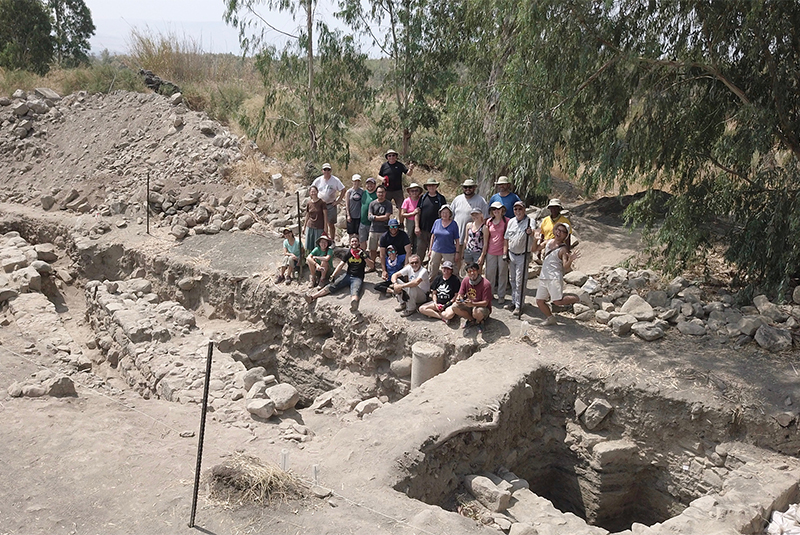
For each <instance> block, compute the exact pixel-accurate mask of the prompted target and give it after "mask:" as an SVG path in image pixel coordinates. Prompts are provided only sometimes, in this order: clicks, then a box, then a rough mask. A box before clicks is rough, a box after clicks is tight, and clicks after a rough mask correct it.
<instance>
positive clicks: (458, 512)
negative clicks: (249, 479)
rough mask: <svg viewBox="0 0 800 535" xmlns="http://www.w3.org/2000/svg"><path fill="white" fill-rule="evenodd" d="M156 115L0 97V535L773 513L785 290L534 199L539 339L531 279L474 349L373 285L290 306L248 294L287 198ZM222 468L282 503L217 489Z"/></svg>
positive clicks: (247, 154) (457, 527) (787, 350)
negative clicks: (555, 227) (539, 252)
mask: <svg viewBox="0 0 800 535" xmlns="http://www.w3.org/2000/svg"><path fill="white" fill-rule="evenodd" d="M179 97H180V95H178V97H175V96H172V97H163V96H160V95H156V94H149V95H144V94H134V93H127V92H124V91H114V92H112V93H110V94H108V95H90V94H86V93H75V94H72V95H68V96H64V97H63V98H62V97H61V96H60V95H57V94H55V93H54V92H52V91H51V90H46V89H44V88H41V89H36V90H30V91H20V92H19V94H16V93H15V97H14V98H11V99H5V100H0V123H2V124H3V128H2V130H0V161H2V164H0V169H2V171H0V173H1V176H2V180H3V186H4V187H3V189H2V193H0V265H2V268H3V271H2V272H0V307H1V309H0V325H1V326H2V327H0V378H2V383H1V384H0V386H2V389H0V429H2V440H0V474H2V476H3V481H5V482H6V484H5V485H3V486H2V489H0V533H26V534H38V533H47V534H52V535H55V534H79V533H104V534H129V533H136V534H138V533H142V534H144V533H148V534H152V533H195V532H200V533H214V534H228V533H232V534H233V533H235V534H239V533H241V534H244V533H276V534H331V535H333V534H337V535H338V534H346V533H356V534H370V535H377V534H408V535H411V534H471V533H475V534H478V533H487V534H490V533H506V534H511V535H550V534H569V535H581V534H586V535H589V534H591V535H595V534H596V535H601V534H609V533H613V534H631V535H633V534H635V535H644V534H648V535H650V534H652V535H656V534H663V535H666V534H675V533H678V534H698V535H700V534H704V535H711V534H714V535H722V534H747V535H761V534H764V533H768V532H767V529H768V525H769V524H770V520H771V518H772V515H773V513H774V512H784V511H786V510H787V508H789V507H790V506H791V505H792V504H797V503H798V502H800V488H798V484H799V483H800V458H799V457H798V456H799V455H800V433H798V406H799V404H800V372H798V369H797V368H798V367H800V362H797V356H798V344H799V343H800V330H799V329H798V322H800V290H798V288H800V287H798V288H795V291H794V293H793V295H791V296H790V297H791V298H792V299H790V300H789V301H787V302H770V301H769V300H768V299H767V298H766V297H764V296H763V295H761V296H756V297H755V298H753V299H752V302H748V303H746V304H742V302H741V301H740V300H739V299H737V297H738V296H737V295H736V290H735V289H731V288H730V287H727V286H725V285H723V284H721V283H720V282H719V281H718V280H715V279H713V278H712V277H705V276H704V275H703V274H701V273H700V274H699V273H686V274H685V275H684V276H681V277H666V276H664V275H663V274H661V273H659V272H657V271H654V270H651V269H645V268H644V267H640V266H636V267H634V263H633V262H630V261H629V260H630V259H631V258H632V257H634V256H635V255H636V253H637V251H639V250H640V248H641V243H640V236H639V235H638V234H637V233H631V232H630V231H629V230H628V229H626V228H624V227H623V226H622V224H621V222H620V220H619V218H618V216H619V213H618V212H619V210H617V211H616V212H615V211H614V208H613V206H615V204H614V203H615V202H617V204H619V202H622V201H618V200H617V199H613V201H614V202H612V200H610V199H609V198H605V199H596V200H591V201H586V200H577V199H575V200H574V202H573V200H566V201H564V202H565V204H567V205H568V206H569V207H570V217H571V218H572V221H573V222H574V225H575V228H576V234H577V236H579V237H580V243H579V245H577V248H579V249H580V250H582V257H581V259H580V261H579V263H578V265H577V268H576V269H575V270H574V271H572V272H571V273H569V274H568V277H567V278H565V282H566V283H567V287H566V291H567V292H568V293H571V294H574V295H577V296H578V297H579V302H577V303H575V304H572V305H569V306H566V307H563V308H561V309H557V310H555V312H556V314H557V317H558V324H557V325H554V326H545V325H543V321H542V320H543V319H544V315H543V314H542V313H541V312H540V310H539V309H538V308H537V307H536V305H535V303H534V297H533V296H534V295H535V293H536V288H537V284H538V280H537V277H536V275H537V273H536V272H531V273H530V274H529V277H527V279H526V280H527V291H526V303H525V306H524V307H523V311H522V315H521V316H520V317H518V316H516V315H513V314H512V312H511V311H509V310H506V309H505V308H503V307H501V306H499V305H497V304H495V305H494V306H493V308H492V312H491V315H490V318H489V319H488V320H487V321H486V323H485V326H484V328H483V330H482V331H479V330H477V329H475V328H467V329H462V328H461V325H460V324H458V323H457V322H455V321H454V322H451V323H446V322H444V321H441V320H435V319H432V318H428V317H425V316H422V315H421V314H419V313H417V314H412V315H408V316H407V317H406V316H402V315H401V314H399V313H398V312H396V311H395V307H396V305H397V304H398V302H397V300H396V299H395V298H393V297H391V296H388V297H387V296H386V295H382V294H380V293H378V292H377V291H376V290H375V287H376V286H377V285H378V284H379V283H380V282H381V280H382V279H381V274H380V273H367V275H366V277H365V279H364V287H363V296H362V298H361V299H360V301H359V305H358V307H357V309H356V310H351V306H350V297H349V295H348V292H347V290H343V291H340V292H335V293H332V294H331V295H325V296H322V297H319V298H318V299H316V300H315V301H313V302H311V303H309V302H308V301H307V299H306V296H307V295H308V294H309V293H310V292H311V290H312V287H311V285H310V284H309V283H308V282H306V281H305V280H302V279H301V280H294V281H292V283H291V284H285V283H284V282H280V283H279V282H276V280H277V279H276V274H277V269H278V268H279V267H280V266H281V263H282V262H283V248H282V240H283V236H282V231H283V229H284V228H286V227H289V228H293V229H294V231H295V232H296V231H297V224H298V221H297V214H298V211H300V207H301V205H303V204H304V203H306V202H308V199H309V197H308V195H309V193H308V182H307V181H306V179H305V177H304V176H303V175H302V173H300V172H299V171H298V172H296V173H292V172H290V169H291V167H290V166H289V164H286V163H284V162H280V161H278V160H277V159H275V158H270V157H268V156H266V155H264V154H261V153H260V152H259V151H258V150H257V149H256V148H255V147H254V146H253V144H252V143H249V142H248V141H247V140H245V139H243V138H237V137H235V136H234V135H232V134H231V133H230V132H229V131H228V130H227V129H226V128H225V127H223V126H221V125H220V124H219V123H216V122H214V121H212V120H210V119H209V118H208V117H206V116H204V115H203V114H202V113H197V112H194V111H190V110H189V109H188V108H187V106H186V105H185V104H184V103H183V102H182V101H181V100H180V98H179ZM5 101H8V102H7V103H5ZM39 102H40V103H41V105H39V104H33V103H39ZM23 103H24V104H25V105H26V111H25V112H24V113H22V114H20V113H19V112H18V111H17V110H18V109H20V108H19V104H23ZM28 109H30V110H39V111H34V112H33V113H31V114H28ZM20 117H25V121H27V122H26V123H25V129H26V130H25V132H24V135H23V132H22V131H21V130H19V129H20V128H21V126H20V122H21V119H20ZM244 167H246V169H247V170H248V173H249V174H246V175H245V174H243V171H242V170H241V169H242V168H244ZM339 172H340V174H341V175H346V174H347V171H345V170H341V171H339ZM242 176H248V177H250V178H249V179H244V178H241V177H242ZM237 177H238V178H237ZM348 178H349V175H348ZM415 179H418V178H417V177H415ZM486 193H489V194H491V192H486ZM559 194H561V195H562V197H564V198H565V199H567V198H568V197H567V194H566V193H564V192H560V193H559ZM562 200H563V199H562ZM627 202H629V201H627ZM542 208H544V207H543V206H538V207H537V206H532V205H531V206H528V207H527V208H526V210H527V213H528V214H529V215H530V216H531V217H533V218H535V217H537V216H538V214H539V213H540V211H541V209H542ZM345 225H346V221H344V219H343V218H342V217H341V215H340V219H339V222H338V223H337V228H338V229H339V230H338V233H339V234H338V236H337V238H336V240H335V243H336V247H337V251H335V253H334V255H335V256H341V254H343V252H344V253H346V251H347V250H348V249H346V248H345V245H346V242H347V235H346V232H345V230H344V228H345ZM305 274H306V275H305V276H306V278H307V276H308V272H307V270H306V272H305ZM209 358H210V359H211V367H210V370H211V371H210V374H208V375H207V374H206V367H207V365H208V362H209ZM206 386H207V388H208V396H207V405H206V410H205V411H204V410H203V406H204V393H205V389H206ZM202 414H205V416H206V421H205V428H204V433H201V423H200V422H201V415H202ZM201 435H203V437H202V457H201V462H202V467H201V471H200V476H201V477H200V480H201V485H200V487H199V495H198V502H197V511H196V513H197V515H196V519H195V520H194V526H192V527H190V526H189V525H188V524H189V522H190V515H191V514H193V513H194V511H193V507H192V501H193V490H194V488H193V487H194V483H195V475H196V469H197V466H198V464H197V459H198V446H199V443H200V438H201ZM237 459H238V460H241V459H249V460H250V462H251V464H253V465H258V466H262V464H261V463H263V464H264V465H266V464H269V465H270V466H272V467H273V468H271V470H274V471H275V473H278V474H281V475H282V476H281V477H285V478H286V481H291V482H294V483H293V484H294V485H295V487H294V488H293V490H292V491H286V492H285V493H283V494H280V493H278V492H275V493H274V494H272V495H269V496H267V498H264V496H263V495H262V496H261V498H262V499H260V500H254V499H249V498H248V499H244V498H243V496H244V495H245V494H247V492H245V491H247V490H252V489H251V488H238V487H237V488H236V489H233V490H234V491H235V492H230V493H227V494H225V497H224V498H221V497H220V494H219V492H218V491H215V490H214V489H218V488H219V486H220V485H223V486H225V485H228V490H230V489H231V486H230V481H231V480H232V478H229V479H226V481H227V483H226V482H224V481H221V478H222V477H223V476H225V477H228V476H230V474H231V472H232V471H233V469H231V468H230V467H231V466H232V465H231V464H230V463H231V462H232V461H235V460H237ZM248 485H249V484H248ZM248 485H245V486H248ZM266 494H269V493H266ZM252 495H253V493H250V494H248V496H251V497H252ZM770 529H772V528H770ZM787 532H788V531H787ZM769 533H782V532H778V531H775V532H772V531H770V532H769Z"/></svg>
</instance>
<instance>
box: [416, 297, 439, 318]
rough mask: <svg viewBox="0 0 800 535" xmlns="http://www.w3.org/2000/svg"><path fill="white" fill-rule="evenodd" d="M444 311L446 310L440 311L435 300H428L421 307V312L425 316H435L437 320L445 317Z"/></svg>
mask: <svg viewBox="0 0 800 535" xmlns="http://www.w3.org/2000/svg"><path fill="white" fill-rule="evenodd" d="M444 312H445V311H444V310H443V311H442V312H439V310H438V309H437V308H436V303H434V302H433V301H428V302H427V303H425V304H424V305H422V306H421V307H419V313H420V314H422V315H423V316H428V317H429V318H435V319H437V320H441V319H444V317H443V313H444Z"/></svg>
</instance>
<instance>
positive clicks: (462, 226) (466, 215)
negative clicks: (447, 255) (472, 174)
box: [450, 178, 489, 273]
mask: <svg viewBox="0 0 800 535" xmlns="http://www.w3.org/2000/svg"><path fill="white" fill-rule="evenodd" d="M461 187H462V188H463V189H464V193H462V194H461V195H457V196H456V198H455V199H453V202H451V203H450V209H451V210H453V220H454V221H455V222H456V224H457V225H458V235H459V237H460V242H461V243H460V244H459V248H460V249H462V254H460V255H459V258H460V260H459V261H458V263H457V264H456V273H461V264H463V262H464V254H463V248H464V242H465V241H466V236H467V224H468V223H469V222H470V221H472V210H473V209H475V208H477V209H478V210H480V211H481V213H482V214H483V217H484V218H486V217H488V215H489V204H488V203H487V202H486V199H484V198H483V197H481V196H480V195H478V194H477V193H476V191H477V187H478V185H477V184H476V183H475V181H474V180H472V179H471V178H468V179H466V180H465V181H464V182H463V183H462V184H461Z"/></svg>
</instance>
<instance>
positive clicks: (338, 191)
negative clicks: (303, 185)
mask: <svg viewBox="0 0 800 535" xmlns="http://www.w3.org/2000/svg"><path fill="white" fill-rule="evenodd" d="M311 185H312V186H316V187H317V190H318V191H319V198H320V199H322V200H323V202H324V203H325V205H326V206H327V207H328V212H327V218H326V223H325V228H326V229H327V233H328V236H330V237H331V238H333V239H334V240H336V216H337V210H336V207H337V206H338V205H339V203H340V202H341V201H342V197H343V196H344V184H342V181H341V180H339V179H338V178H337V177H335V176H333V170H332V169H331V164H329V163H324V164H322V175H320V176H318V177H317V178H315V179H314V182H312V183H311Z"/></svg>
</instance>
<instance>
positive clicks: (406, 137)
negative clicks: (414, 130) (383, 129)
mask: <svg viewBox="0 0 800 535" xmlns="http://www.w3.org/2000/svg"><path fill="white" fill-rule="evenodd" d="M410 152H411V131H410V130H409V129H408V128H403V154H402V155H401V156H402V157H403V159H406V158H407V157H408V155H409V153H410Z"/></svg>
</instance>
